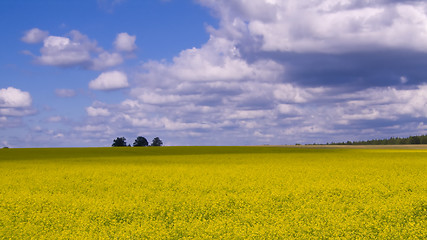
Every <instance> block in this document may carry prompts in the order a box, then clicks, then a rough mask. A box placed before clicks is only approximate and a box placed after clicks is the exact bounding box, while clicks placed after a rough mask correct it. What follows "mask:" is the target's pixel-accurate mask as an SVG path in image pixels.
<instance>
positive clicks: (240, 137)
mask: <svg viewBox="0 0 427 240" xmlns="http://www.w3.org/2000/svg"><path fill="white" fill-rule="evenodd" d="M314 2H315V3H313V2H311V3H310V4H307V3H304V1H298V0H253V1H250V2H248V1H244V0H229V1H226V0H197V1H177V0H168V1H166V0H163V1H162V0H149V1H136V0H98V1H96V0H93V1H65V0H64V1H62V0H61V1H53V0H52V1H29V0H19V1H12V0H10V1H9V0H6V1H1V2H0V29H1V31H2V39H1V43H2V44H0V50H1V52H2V54H1V55H0V146H9V147H76V146H110V145H111V143H112V140H113V139H114V138H116V137H119V136H124V137H126V138H127V139H128V143H132V142H133V140H134V139H135V138H136V137H137V136H139V135H141V136H145V137H147V139H152V138H154V137H156V136H158V137H160V138H161V139H162V140H163V141H164V143H165V144H166V145H258V144H295V143H314V142H316V143H325V142H331V141H347V140H366V139H371V138H388V137H392V136H400V137H405V136H409V135H417V134H425V133H426V129H427V126H425V122H426V118H427V106H426V101H427V85H426V77H427V72H426V71H425V70H424V69H425V66H426V64H427V54H426V52H427V27H426V26H427V3H425V2H424V1H403V0H402V1H392V0H374V1H365V0H353V1H347V0H346V1H344V0H315V1H314Z"/></svg>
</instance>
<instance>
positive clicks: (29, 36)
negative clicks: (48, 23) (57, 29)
mask: <svg viewBox="0 0 427 240" xmlns="http://www.w3.org/2000/svg"><path fill="white" fill-rule="evenodd" d="M48 35H49V32H47V31H43V30H40V29H38V28H33V29H30V30H28V31H26V32H25V35H24V36H23V37H22V38H21V40H22V41H23V42H26V43H40V42H42V41H43V40H44V39H45V38H47V36H48Z"/></svg>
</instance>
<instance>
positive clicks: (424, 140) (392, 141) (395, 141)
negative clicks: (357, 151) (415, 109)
mask: <svg viewBox="0 0 427 240" xmlns="http://www.w3.org/2000/svg"><path fill="white" fill-rule="evenodd" d="M405 144H427V135H421V136H410V137H406V138H399V137H391V138H389V139H374V140H367V141H354V142H352V141H347V142H339V143H335V142H332V143H326V145H405Z"/></svg>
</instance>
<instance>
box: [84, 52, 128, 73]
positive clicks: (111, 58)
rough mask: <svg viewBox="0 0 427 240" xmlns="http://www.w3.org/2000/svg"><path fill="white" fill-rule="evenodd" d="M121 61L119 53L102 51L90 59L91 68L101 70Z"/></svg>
mask: <svg viewBox="0 0 427 240" xmlns="http://www.w3.org/2000/svg"><path fill="white" fill-rule="evenodd" d="M121 63H123V57H122V56H121V55H120V54H118V53H108V52H103V53H101V54H99V55H98V57H97V58H95V59H93V60H92V67H91V68H92V69H94V70H101V69H105V68H108V67H114V66H117V65H120V64H121Z"/></svg>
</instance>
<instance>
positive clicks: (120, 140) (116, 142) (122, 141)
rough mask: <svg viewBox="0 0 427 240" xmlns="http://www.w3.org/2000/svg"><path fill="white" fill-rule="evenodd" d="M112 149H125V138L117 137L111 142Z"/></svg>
mask: <svg viewBox="0 0 427 240" xmlns="http://www.w3.org/2000/svg"><path fill="white" fill-rule="evenodd" d="M111 146H113V147H126V146H127V145H126V138H125V137H118V138H116V139H114V140H113V145H111Z"/></svg>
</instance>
